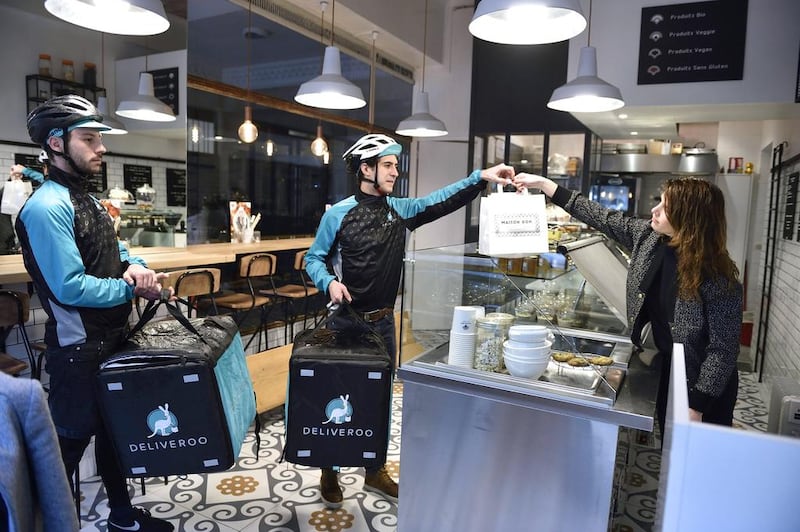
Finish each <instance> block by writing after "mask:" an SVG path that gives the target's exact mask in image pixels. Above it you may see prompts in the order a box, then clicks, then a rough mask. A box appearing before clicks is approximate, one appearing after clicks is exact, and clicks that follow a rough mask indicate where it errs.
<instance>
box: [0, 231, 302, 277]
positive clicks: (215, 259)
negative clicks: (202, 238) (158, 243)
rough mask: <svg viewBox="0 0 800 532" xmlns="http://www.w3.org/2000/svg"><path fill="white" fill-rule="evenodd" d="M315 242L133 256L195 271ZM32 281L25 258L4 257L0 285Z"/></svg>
mask: <svg viewBox="0 0 800 532" xmlns="http://www.w3.org/2000/svg"><path fill="white" fill-rule="evenodd" d="M312 242H314V239H313V238H312V237H305V238H284V239H278V240H262V241H261V242H253V243H252V244H231V243H219V244H196V245H192V246H187V247H185V248H170V247H152V248H144V247H134V248H131V251H130V253H131V255H132V256H135V257H141V258H143V259H144V260H145V261H146V262H147V266H148V267H150V268H152V269H154V270H156V271H165V270H175V269H178V268H191V267H195V266H206V265H212V264H226V263H233V262H236V259H237V257H238V256H241V255H247V254H249V253H259V252H266V253H273V252H276V251H287V250H291V249H306V248H308V247H310V246H311V243H312ZM30 280H31V278H30V276H29V275H28V272H27V271H26V270H25V266H24V265H23V263H22V255H1V256H0V285H6V284H17V283H27V282H28V281H30Z"/></svg>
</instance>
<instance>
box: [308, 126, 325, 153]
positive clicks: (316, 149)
mask: <svg viewBox="0 0 800 532" xmlns="http://www.w3.org/2000/svg"><path fill="white" fill-rule="evenodd" d="M327 151H328V143H327V142H325V138H324V137H323V136H322V124H319V125H317V138H315V139H314V140H313V141H312V142H311V153H313V154H314V155H316V156H317V157H319V156H321V155H325V153H326V152H327Z"/></svg>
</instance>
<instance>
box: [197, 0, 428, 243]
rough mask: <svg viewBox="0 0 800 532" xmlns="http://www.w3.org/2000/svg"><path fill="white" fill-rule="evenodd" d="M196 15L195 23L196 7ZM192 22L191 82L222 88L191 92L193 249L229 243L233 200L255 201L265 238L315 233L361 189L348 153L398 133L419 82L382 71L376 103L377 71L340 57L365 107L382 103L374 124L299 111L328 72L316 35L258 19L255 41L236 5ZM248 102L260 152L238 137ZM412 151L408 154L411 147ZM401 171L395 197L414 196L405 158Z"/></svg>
mask: <svg viewBox="0 0 800 532" xmlns="http://www.w3.org/2000/svg"><path fill="white" fill-rule="evenodd" d="M188 7H189V10H190V15H191V10H192V3H191V2H190V3H189V6H188ZM189 21H190V22H189V29H188V33H189V38H188V42H189V45H188V46H189V47H188V57H189V61H188V63H189V74H190V76H194V77H195V78H198V79H200V78H202V80H203V81H206V80H207V81H208V82H209V83H208V85H213V87H214V88H213V90H212V89H208V88H206V87H203V88H200V87H194V88H192V83H191V82H190V84H189V85H190V89H189V91H188V96H187V100H188V103H187V107H188V118H189V123H190V126H189V127H190V130H191V128H192V125H193V124H197V125H198V127H197V128H196V131H195V132H194V135H193V132H192V131H189V132H188V135H187V216H188V218H189V219H190V223H189V224H188V226H189V227H190V228H191V232H190V234H189V235H188V236H187V241H188V243H189V244H195V243H204V242H218V241H228V240H229V238H230V234H229V228H230V222H229V214H228V213H229V210H228V202H230V201H249V202H250V203H251V209H252V212H253V213H261V215H262V221H261V223H260V224H259V229H260V230H261V234H262V237H267V238H269V237H279V236H290V235H311V234H313V233H314V231H315V230H316V227H317V225H318V224H319V220H320V218H321V216H322V214H323V212H324V211H325V208H326V205H330V204H333V203H335V202H337V201H339V200H341V199H343V198H345V197H347V196H349V195H351V194H353V193H354V191H355V189H356V185H357V184H356V182H355V179H354V178H353V177H352V176H350V175H348V174H347V172H346V171H345V167H344V164H343V162H342V159H341V157H342V153H343V152H344V151H345V150H346V149H347V148H348V147H349V146H350V145H351V144H352V143H353V142H354V141H355V140H356V139H357V138H359V137H360V136H362V135H364V134H366V133H367V132H368V131H375V130H379V131H380V130H383V131H387V132H391V131H393V130H394V128H395V127H396V126H397V124H398V123H399V122H400V121H401V120H402V119H404V118H405V117H406V116H407V115H408V114H410V111H411V98H412V89H413V83H411V82H410V80H408V79H405V78H404V77H403V76H398V75H395V74H393V73H391V72H389V71H388V70H386V69H383V68H376V70H375V83H374V86H375V94H374V95H370V93H369V89H370V71H371V68H372V65H371V64H370V62H369V61H368V60H365V59H364V58H363V57H356V56H354V55H352V54H348V53H346V52H345V51H342V55H341V60H342V73H343V75H344V76H345V77H346V78H347V79H348V80H350V81H351V82H353V83H355V84H356V85H358V86H359V87H360V88H361V90H362V92H363V93H364V95H365V97H366V98H367V99H370V98H374V100H375V101H374V104H373V110H374V117H373V123H374V125H371V124H370V123H369V118H370V117H369V116H368V115H369V106H367V107H364V108H361V109H356V110H351V111H329V110H317V109H312V108H301V107H298V106H296V105H295V104H294V101H293V100H294V95H295V94H296V92H297V89H298V87H299V86H300V84H301V83H303V82H305V81H308V80H310V79H312V78H313V77H315V76H318V75H319V74H320V73H321V68H322V54H323V46H322V44H321V43H320V40H319V38H318V37H317V38H311V37H309V36H306V35H303V34H301V33H299V32H297V31H293V30H291V29H289V28H287V27H284V26H282V25H281V24H278V23H277V22H274V21H272V20H268V19H266V18H263V17H260V16H257V15H256V13H255V12H254V13H253V21H252V26H253V27H254V28H256V31H252V32H250V34H252V35H254V36H256V37H258V38H256V39H252V40H250V42H248V41H247V40H246V39H245V38H243V32H242V28H246V27H248V14H247V10H246V9H240V8H238V9H237V8H236V7H235V6H234V7H232V8H231V10H230V11H229V12H227V13H224V14H221V15H218V16H215V17H212V18H208V19H203V18H199V19H193V17H191V16H190V17H189ZM326 22H327V21H326ZM248 46H249V47H250V48H249V50H248ZM220 50H225V51H226V53H220ZM248 57H249V72H250V76H249V78H250V94H249V96H248V93H247V92H246V88H247V79H248V77H247V73H248ZM196 85H203V84H201V83H197V84H196ZM246 101H247V102H250V104H251V108H252V115H253V122H254V123H255V124H256V125H257V126H258V129H259V135H258V139H257V141H256V142H254V143H252V144H245V143H242V142H240V141H239V139H238V136H237V129H238V127H239V125H240V124H241V123H242V121H243V119H244V106H245V102H246ZM265 101H266V102H268V103H264V102H265ZM318 126H322V133H323V137H324V138H325V140H326V141H327V144H328V150H329V152H328V154H327V156H315V155H313V154H312V153H311V142H312V141H313V140H314V138H315V136H316V131H317V127H318ZM203 132H205V135H204V134H203ZM193 139H196V140H193ZM398 141H402V139H398ZM404 148H405V149H404V154H407V153H408V151H409V150H408V145H406V146H405V147H404ZM401 172H402V175H401V181H400V183H398V186H396V187H395V194H396V195H406V194H407V193H408V160H407V155H404V156H403V158H402V160H401Z"/></svg>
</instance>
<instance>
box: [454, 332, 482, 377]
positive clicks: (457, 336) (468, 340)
mask: <svg viewBox="0 0 800 532" xmlns="http://www.w3.org/2000/svg"><path fill="white" fill-rule="evenodd" d="M476 338H477V334H475V333H462V332H458V331H450V347H449V350H448V353H447V363H448V364H451V365H453V366H461V367H465V368H471V367H472V357H473V356H474V354H475V339H476Z"/></svg>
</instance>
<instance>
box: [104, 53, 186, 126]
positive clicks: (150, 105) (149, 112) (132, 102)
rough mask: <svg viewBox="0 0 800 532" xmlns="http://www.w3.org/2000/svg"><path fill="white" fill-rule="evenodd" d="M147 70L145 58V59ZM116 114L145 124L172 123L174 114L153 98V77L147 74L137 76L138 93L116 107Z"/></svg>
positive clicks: (165, 105) (169, 108)
mask: <svg viewBox="0 0 800 532" xmlns="http://www.w3.org/2000/svg"><path fill="white" fill-rule="evenodd" d="M144 68H145V70H147V57H145V67H144ZM117 114H118V115H119V116H121V117H123V118H132V119H133V120H142V121H145V122H174V121H175V120H176V117H175V113H173V112H172V108H171V107H170V106H169V105H167V104H165V103H164V102H162V101H161V100H159V99H158V98H156V97H155V91H154V90H153V75H152V74H151V73H149V72H141V73H140V74H139V92H138V94H137V95H136V96H132V97H130V98H128V99H127V100H122V101H121V102H119V105H118V106H117Z"/></svg>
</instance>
